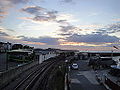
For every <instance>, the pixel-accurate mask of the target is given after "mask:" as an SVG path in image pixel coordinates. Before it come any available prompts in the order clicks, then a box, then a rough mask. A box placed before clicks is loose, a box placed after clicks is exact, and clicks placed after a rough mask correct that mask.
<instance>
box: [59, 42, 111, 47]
mask: <svg viewBox="0 0 120 90" xmlns="http://www.w3.org/2000/svg"><path fill="white" fill-rule="evenodd" d="M109 44H112V43H103V44H92V43H91V44H90V43H85V42H63V43H61V44H60V45H71V46H93V47H97V46H107V45H109Z"/></svg>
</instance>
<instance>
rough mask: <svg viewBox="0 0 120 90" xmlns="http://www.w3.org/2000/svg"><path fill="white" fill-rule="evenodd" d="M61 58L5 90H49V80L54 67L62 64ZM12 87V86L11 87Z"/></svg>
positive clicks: (53, 60)
mask: <svg viewBox="0 0 120 90" xmlns="http://www.w3.org/2000/svg"><path fill="white" fill-rule="evenodd" d="M60 60H61V58H59V57H57V58H53V59H52V60H48V61H45V62H43V63H42V64H41V65H39V66H37V68H36V69H34V71H33V72H31V73H29V75H27V76H26V77H25V78H24V79H22V80H21V81H19V82H17V81H16V83H17V84H16V85H14V86H13V87H12V88H7V89H3V90H47V89H46V86H48V85H47V84H48V80H49V77H50V74H51V72H52V70H53V69H54V66H56V65H57V64H58V63H59V62H60ZM9 87H10V86H9Z"/></svg>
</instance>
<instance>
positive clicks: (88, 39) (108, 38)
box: [67, 34, 120, 43]
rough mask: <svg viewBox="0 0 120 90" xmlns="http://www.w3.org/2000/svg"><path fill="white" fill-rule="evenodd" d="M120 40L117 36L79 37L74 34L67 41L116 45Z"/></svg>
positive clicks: (93, 35) (95, 35)
mask: <svg viewBox="0 0 120 90" xmlns="http://www.w3.org/2000/svg"><path fill="white" fill-rule="evenodd" d="M119 40H120V39H119V38H117V37H115V36H108V35H102V34H89V35H77V34H74V35H72V36H70V37H67V41H69V42H86V43H96V42H98V43H102V42H105V43H114V42H119Z"/></svg>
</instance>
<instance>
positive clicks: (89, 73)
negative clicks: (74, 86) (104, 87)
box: [79, 71, 99, 85]
mask: <svg viewBox="0 0 120 90" xmlns="http://www.w3.org/2000/svg"><path fill="white" fill-rule="evenodd" d="M79 73H81V74H82V75H84V76H85V77H86V78H87V79H88V80H89V81H90V82H91V83H92V84H94V85H99V83H98V81H97V80H96V79H95V74H94V72H93V71H81V72H79Z"/></svg>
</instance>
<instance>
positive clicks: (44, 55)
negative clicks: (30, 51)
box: [34, 48, 59, 63]
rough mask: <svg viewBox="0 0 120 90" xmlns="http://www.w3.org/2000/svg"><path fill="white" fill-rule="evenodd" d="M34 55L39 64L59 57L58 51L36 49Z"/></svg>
mask: <svg viewBox="0 0 120 90" xmlns="http://www.w3.org/2000/svg"><path fill="white" fill-rule="evenodd" d="M34 53H35V56H36V58H35V59H36V60H38V61H39V63H42V62H43V61H45V60H47V59H49V58H51V57H55V56H57V55H59V54H58V53H57V52H56V50H54V49H39V48H38V49H34Z"/></svg>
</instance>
